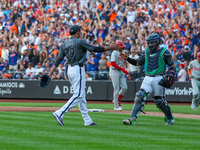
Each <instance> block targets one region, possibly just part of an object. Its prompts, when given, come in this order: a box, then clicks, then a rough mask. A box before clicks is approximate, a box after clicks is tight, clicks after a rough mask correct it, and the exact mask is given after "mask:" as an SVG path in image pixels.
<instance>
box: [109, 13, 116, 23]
mask: <svg viewBox="0 0 200 150" xmlns="http://www.w3.org/2000/svg"><path fill="white" fill-rule="evenodd" d="M116 16H117V13H111V14H110V22H112V21H113V20H115V19H116Z"/></svg>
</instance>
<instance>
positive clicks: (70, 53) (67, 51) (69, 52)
mask: <svg viewBox="0 0 200 150" xmlns="http://www.w3.org/2000/svg"><path fill="white" fill-rule="evenodd" d="M74 52H75V50H74V47H73V46H70V47H68V48H67V49H65V55H66V57H67V59H68V61H70V60H71V59H72V58H73V57H74Z"/></svg>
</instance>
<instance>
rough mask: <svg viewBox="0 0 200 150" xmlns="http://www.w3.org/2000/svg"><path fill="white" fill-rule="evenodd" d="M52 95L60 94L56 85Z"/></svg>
mask: <svg viewBox="0 0 200 150" xmlns="http://www.w3.org/2000/svg"><path fill="white" fill-rule="evenodd" d="M53 94H61V91H60V89H59V87H58V85H57V86H56V88H55V89H54V92H53Z"/></svg>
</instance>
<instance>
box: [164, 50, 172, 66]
mask: <svg viewBox="0 0 200 150" xmlns="http://www.w3.org/2000/svg"><path fill="white" fill-rule="evenodd" d="M163 60H164V61H165V63H166V64H167V65H168V66H172V65H173V64H174V61H173V59H172V55H171V53H170V51H169V50H168V49H167V50H166V51H164V53H163Z"/></svg>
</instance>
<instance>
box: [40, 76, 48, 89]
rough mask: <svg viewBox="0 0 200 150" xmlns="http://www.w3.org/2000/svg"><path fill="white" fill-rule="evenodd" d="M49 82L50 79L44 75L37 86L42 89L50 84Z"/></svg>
mask: <svg viewBox="0 0 200 150" xmlns="http://www.w3.org/2000/svg"><path fill="white" fill-rule="evenodd" d="M50 81H51V78H50V77H49V76H48V75H47V74H44V75H42V76H41V79H40V84H39V86H40V87H42V88H44V87H46V86H47V85H48V84H49V83H50Z"/></svg>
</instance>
